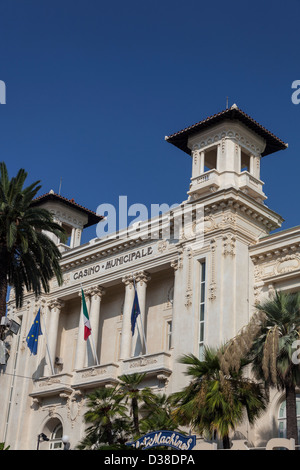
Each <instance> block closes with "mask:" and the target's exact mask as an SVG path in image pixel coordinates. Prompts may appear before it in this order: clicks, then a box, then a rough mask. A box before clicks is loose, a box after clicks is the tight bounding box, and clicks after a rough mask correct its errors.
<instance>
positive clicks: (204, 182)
mask: <svg viewBox="0 0 300 470" xmlns="http://www.w3.org/2000/svg"><path fill="white" fill-rule="evenodd" d="M219 176H220V174H219V172H218V171H217V170H210V171H207V172H206V173H203V174H202V175H199V176H196V177H195V178H191V184H190V190H189V191H188V194H189V195H192V194H197V195H198V196H202V195H203V194H205V193H210V192H214V191H217V190H218V189H219V187H220V181H219Z"/></svg>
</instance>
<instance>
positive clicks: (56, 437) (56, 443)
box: [49, 423, 63, 450]
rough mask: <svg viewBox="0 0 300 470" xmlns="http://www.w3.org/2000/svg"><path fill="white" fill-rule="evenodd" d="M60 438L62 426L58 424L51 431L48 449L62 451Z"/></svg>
mask: <svg viewBox="0 0 300 470" xmlns="http://www.w3.org/2000/svg"><path fill="white" fill-rule="evenodd" d="M62 437H63V427H62V424H61V423H59V424H57V425H56V426H55V428H54V429H53V431H52V433H51V436H50V442H49V449H50V450H58V449H62V448H63V442H62Z"/></svg>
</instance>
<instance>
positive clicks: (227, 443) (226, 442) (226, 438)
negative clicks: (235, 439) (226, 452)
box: [223, 434, 230, 449]
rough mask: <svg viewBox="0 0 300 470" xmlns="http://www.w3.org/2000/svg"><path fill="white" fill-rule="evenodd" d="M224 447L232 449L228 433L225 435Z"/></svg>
mask: <svg viewBox="0 0 300 470" xmlns="http://www.w3.org/2000/svg"><path fill="white" fill-rule="evenodd" d="M223 449H230V440H229V436H228V434H227V435H226V436H223Z"/></svg>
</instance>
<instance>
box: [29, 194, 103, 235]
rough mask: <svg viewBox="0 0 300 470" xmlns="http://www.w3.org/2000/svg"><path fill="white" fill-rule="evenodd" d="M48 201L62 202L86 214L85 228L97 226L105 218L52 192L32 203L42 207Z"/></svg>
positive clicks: (72, 200)
mask: <svg viewBox="0 0 300 470" xmlns="http://www.w3.org/2000/svg"><path fill="white" fill-rule="evenodd" d="M47 201H57V202H61V203H63V204H66V205H67V206H70V207H73V208H74V209H76V210H79V211H81V212H84V213H85V214H86V215H87V216H88V222H87V223H86V224H85V226H84V227H85V228H86V227H90V226H91V225H94V224H97V223H98V222H100V220H102V219H103V218H104V217H103V216H102V215H97V214H96V212H93V211H91V210H90V209H87V208H86V207H83V206H81V205H80V204H77V203H76V202H75V201H74V199H67V198H65V197H63V196H60V195H59V194H56V193H54V192H53V191H50V192H49V193H47V194H43V195H41V196H38V197H37V198H35V199H34V200H33V201H32V204H33V205H40V204H41V203H44V202H47Z"/></svg>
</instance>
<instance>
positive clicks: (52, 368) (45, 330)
mask: <svg viewBox="0 0 300 470" xmlns="http://www.w3.org/2000/svg"><path fill="white" fill-rule="evenodd" d="M40 310H41V312H42V307H41V304H40ZM42 320H43V325H44V332H45V338H46V349H47V352H48V357H49V362H50V367H51V371H52V375H55V372H54V367H53V363H52V359H51V355H50V351H49V346H48V336H47V329H46V323H45V319H44V315H43V314H42Z"/></svg>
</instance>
